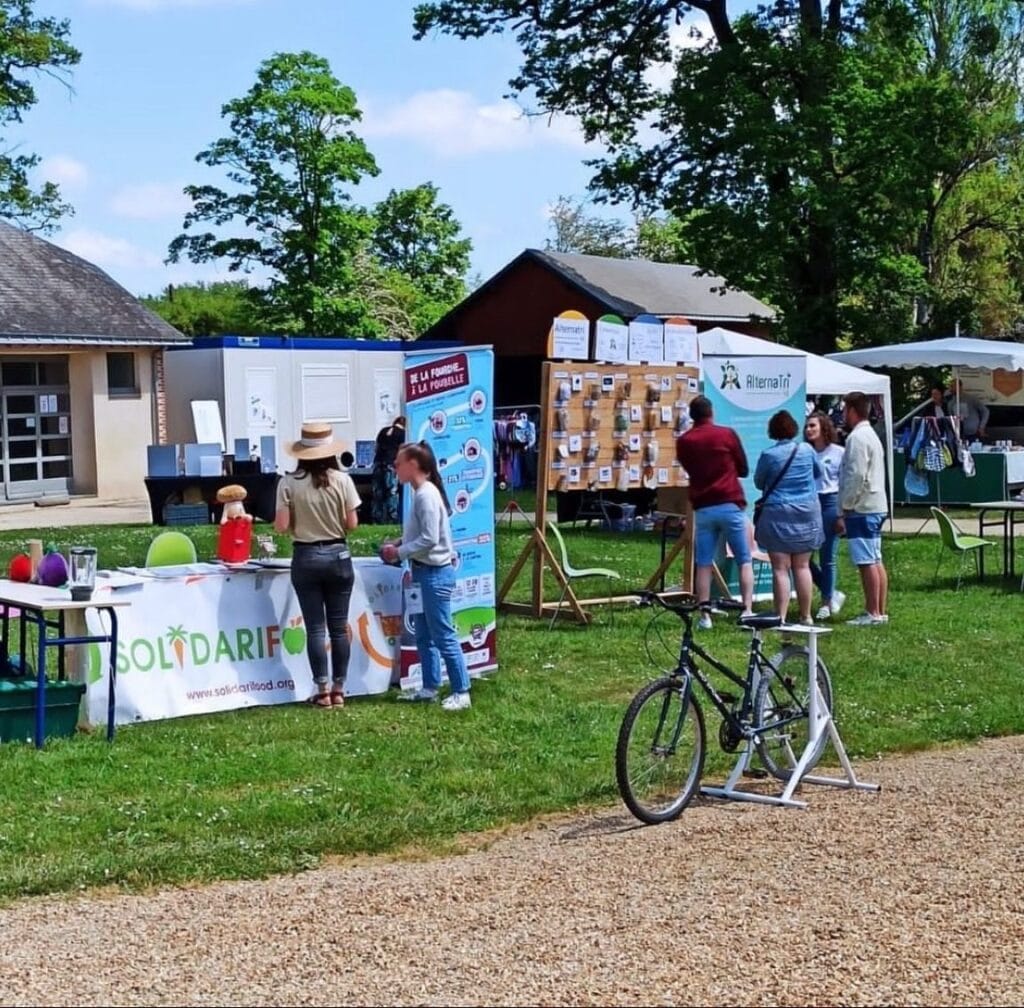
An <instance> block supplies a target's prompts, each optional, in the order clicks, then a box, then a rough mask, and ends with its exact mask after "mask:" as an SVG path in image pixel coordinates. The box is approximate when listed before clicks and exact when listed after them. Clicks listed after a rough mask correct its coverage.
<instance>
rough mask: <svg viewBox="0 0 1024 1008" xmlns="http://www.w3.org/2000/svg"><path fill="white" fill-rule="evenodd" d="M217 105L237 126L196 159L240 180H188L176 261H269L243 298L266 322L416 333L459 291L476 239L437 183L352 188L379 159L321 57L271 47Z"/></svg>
mask: <svg viewBox="0 0 1024 1008" xmlns="http://www.w3.org/2000/svg"><path fill="white" fill-rule="evenodd" d="M222 112H223V116H224V117H225V118H226V119H227V120H228V125H229V130H230V133H229V135H228V136H227V137H225V138H223V139H220V140H217V141H215V142H214V143H213V144H211V145H210V146H209V147H208V148H207V149H206V150H204V151H202V152H200V154H199V155H198V156H197V158H196V160H197V161H199V162H200V163H201V164H205V165H207V166H209V167H213V168H221V169H223V170H225V172H226V177H227V180H228V182H230V183H232V188H231V189H230V191H229V190H228V189H225V188H221V187H219V186H214V185H190V186H187V187H186V189H185V192H186V193H187V194H188V195H189V196H190V197H191V198H192V200H193V208H192V210H191V211H190V212H189V213H188V214H187V215H186V217H185V220H184V231H183V233H182V234H180V235H179V236H178V237H177V238H175V239H174V241H173V242H172V243H171V246H170V251H169V259H170V261H172V262H174V261H177V260H178V259H179V258H180V257H182V256H186V257H188V258H189V259H191V260H192V261H193V262H213V261H218V260H225V261H226V262H227V264H228V268H229V269H231V270H235V271H237V270H241V271H247V272H248V271H256V272H258V273H262V274H263V276H264V277H265V278H266V280H265V281H264V280H263V278H262V277H258V278H257V279H258V280H259V281H260V283H261V284H264V285H262V286H257V287H255V288H253V289H252V290H251V291H249V292H248V294H247V295H246V296H247V298H249V299H252V300H253V301H254V303H255V304H256V306H257V309H258V312H257V316H256V318H257V321H258V323H259V324H260V325H261V328H262V329H263V330H264V331H266V330H273V331H277V332H301V333H307V334H310V335H347V336H362V337H383V336H390V337H397V338H402V339H412V338H415V337H416V336H418V335H419V334H420V333H421V332H423V331H424V330H425V329H426V328H427V327H429V326H430V325H431V324H433V322H435V321H436V320H437V319H438V318H439V317H440V316H441V315H442V314H443V313H444V312H445V311H447V310H448V309H449V308H450V307H451V306H452V305H453V304H455V303H456V302H457V301H458V300H460V299H461V297H462V296H463V295H464V292H465V287H464V281H463V276H464V274H465V272H466V269H467V268H468V265H469V250H470V243H469V241H468V240H466V239H464V238H462V237H461V234H460V226H459V224H458V222H457V221H456V220H455V216H454V213H453V212H452V209H451V207H449V206H447V205H445V204H443V203H441V202H439V201H438V192H437V189H436V188H435V187H434V186H433V185H430V184H429V183H428V184H424V185H421V186H417V187H416V188H414V189H409V190H405V191H395V190H392V191H391V192H390V193H389V194H388V196H387V197H386V198H385V199H384V200H382V201H381V202H380V203H379V204H378V205H377V206H376V207H375V208H372V209H370V208H367V207H364V206H362V205H360V204H358V203H356V202H355V200H354V199H353V196H352V192H351V190H352V188H353V187H355V186H356V185H357V184H358V183H359V182H360V181H361V180H362V179H364V178H366V177H368V176H374V175H376V174H377V165H376V162H375V161H374V158H373V155H372V154H371V153H370V151H369V150H368V149H367V147H366V145H365V143H364V142H363V141H362V140H361V139H360V137H359V136H358V135H357V134H356V132H355V130H354V129H353V127H354V126H355V124H356V123H357V122H358V120H359V119H360V112H359V108H358V105H357V102H356V96H355V94H354V93H353V91H352V90H351V88H348V87H346V86H345V85H343V84H341V83H340V82H339V81H338V80H337V79H336V78H335V77H334V76H333V74H332V73H331V70H330V66H329V65H328V63H327V61H326V60H324V59H323V58H321V57H319V56H316V55H314V54H313V53H309V52H302V53H297V54H291V53H279V54H277V55H275V56H272V57H271V58H270V59H268V60H266V61H265V62H264V63H263V64H261V66H260V67H259V69H258V71H257V75H256V83H255V84H254V85H253V87H252V88H251V89H250V90H249V92H248V93H247V94H246V95H245V96H243V97H242V98H238V99H235V100H234V101H230V102H228V103H227V104H226V105H225V106H224V107H223V110H222ZM203 227H209V228H211V229H210V230H199V229H200V228H203ZM216 286H217V285H214V287H216ZM211 293H212V289H211V290H210V291H205V292H204V297H206V298H207V299H208V298H209V295H210V294H211ZM216 293H217V295H218V298H219V297H220V295H221V294H222V293H223V292H222V291H219V290H218V291H217V292H216ZM168 310H169V309H168Z"/></svg>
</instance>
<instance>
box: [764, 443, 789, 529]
mask: <svg viewBox="0 0 1024 1008" xmlns="http://www.w3.org/2000/svg"><path fill="white" fill-rule="evenodd" d="M799 450H800V445H799V444H795V445H793V451H792V452H790V455H789V458H788V459H786V462H785V465H783V467H782V468H781V469H780V470H779V473H778V475H777V476H776V477H775V479H773V480H772V485H771V486H770V487H768V489H767V490H765V492H764V493H763V494H761V496H760V497H758V498H757V500H756V501H754V516H753V517H754V532H755V533H756V532H757V523H758V522H759V521H760V520H761V512H762V511H764V506H765V503H766V502H767V500H768V498H769V497H770V496H771V495H772V491H773V490H774V489H775V488H776V487H777V486H778V485H779V484H780V483H781V482H782V477H783V476H785V475H786V470H787V469H789V464H790V463H791V462H792V461H793V459H795V458H796V453H797V452H798V451H799Z"/></svg>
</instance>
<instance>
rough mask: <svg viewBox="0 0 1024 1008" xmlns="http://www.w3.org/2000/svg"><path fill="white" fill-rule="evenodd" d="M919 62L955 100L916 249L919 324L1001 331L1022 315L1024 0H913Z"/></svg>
mask: <svg viewBox="0 0 1024 1008" xmlns="http://www.w3.org/2000/svg"><path fill="white" fill-rule="evenodd" d="M914 3H915V10H916V11H917V14H918V16H917V23H918V26H919V33H920V38H921V44H922V47H923V49H924V52H925V59H924V72H925V73H926V74H927V75H928V76H929V77H931V78H935V79H940V80H944V81H946V82H948V85H949V86H950V87H951V88H953V89H954V91H955V94H956V97H957V99H958V101H959V114H958V115H957V117H956V118H957V122H958V128H957V130H956V131H955V132H953V133H952V134H946V135H943V136H939V137H936V140H937V142H939V143H947V144H948V143H950V142H951V141H952V142H953V143H954V145H955V147H954V150H953V152H952V154H953V156H951V157H949V158H948V159H947V160H946V163H945V164H944V165H943V166H942V170H941V171H940V172H939V173H937V174H936V176H935V178H934V179H933V180H932V184H931V185H930V187H929V189H928V191H927V200H926V206H925V213H924V215H923V218H922V219H921V221H920V224H919V226H918V229H917V235H916V239H917V244H916V248H917V255H918V257H919V259H920V262H921V265H922V268H923V269H924V271H925V276H926V278H927V281H928V285H929V289H928V294H927V297H926V298H922V299H921V301H920V303H919V305H918V321H919V323H920V324H921V327H922V329H923V330H924V331H925V332H929V333H936V334H941V335H945V334H947V333H948V332H950V331H951V330H952V329H953V326H954V324H955V323H956V322H958V321H959V322H960V323H961V324H963V325H964V326H965V327H967V328H968V330H969V331H981V332H985V333H992V334H998V333H1006V332H1008V331H1010V330H1011V329H1012V327H1013V324H1014V322H1015V321H1016V320H1017V319H1018V318H1020V317H1021V315H1022V292H1021V289H1020V286H1019V284H1018V283H1017V281H1016V279H1015V277H1014V270H1013V259H1014V256H1015V251H1014V250H1015V248H1017V247H1019V246H1020V240H1021V238H1024V122H1022V120H1021V97H1022V96H1021V77H1020V71H1021V66H1022V65H1024V8H1022V7H1021V5H1020V4H1019V3H1017V2H1015V0H985V2H979V0H914Z"/></svg>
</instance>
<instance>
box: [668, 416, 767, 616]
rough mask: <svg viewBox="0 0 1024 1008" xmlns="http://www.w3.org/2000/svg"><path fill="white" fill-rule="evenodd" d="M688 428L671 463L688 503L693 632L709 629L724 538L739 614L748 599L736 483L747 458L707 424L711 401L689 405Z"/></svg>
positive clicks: (749, 568) (745, 532)
mask: <svg viewBox="0 0 1024 1008" xmlns="http://www.w3.org/2000/svg"><path fill="white" fill-rule="evenodd" d="M690 418H691V419H692V420H693V426H692V427H691V428H690V429H689V430H688V431H686V433H685V434H681V435H680V437H679V440H678V441H676V458H678V459H679V464H680V465H681V466H682V467H683V468H684V469H685V470H686V474H687V476H689V478H690V503H691V505H692V506H693V515H694V523H695V533H694V548H695V553H696V558H695V563H696V567H697V572H696V589H697V600H698V601H699V602H701V603H702V609H701V617H700V622H699V623H698V626H700V627H701V628H702V629H704V630H708V629H710V628H711V613H710V609H711V601H710V600H711V571H712V567H713V565H714V563H715V557H716V555H717V554H718V550H719V547H720V546H721V541H722V537H723V536H724V537H725V539H726V541H727V542H728V543H729V548H730V549H731V550H732V555H733V558H734V560H735V561H736V566H737V569H738V570H739V579H740V595H741V597H742V598H743V610H744V612H747V613H749V612H750V611H751V607H752V604H753V597H754V567H753V564H752V562H751V556H750V527H749V523H748V521H747V512H746V507H747V501H746V498H745V497H744V495H743V487H742V486H741V485H740V479H741V478H742V477H744V476H746V475H747V474H748V473H749V472H750V468H749V466H748V465H747V455H746V452H744V450H743V445H742V444H740V439H739V438H738V437H737V435H736V432H735V431H734V430H733V429H732V428H731V427H720V426H719V425H718V424H716V423H713V422H712V409H711V400H709V399H708V398H707V397H706V396H697V397H696V398H695V399H693V400H692V401H691V403H690Z"/></svg>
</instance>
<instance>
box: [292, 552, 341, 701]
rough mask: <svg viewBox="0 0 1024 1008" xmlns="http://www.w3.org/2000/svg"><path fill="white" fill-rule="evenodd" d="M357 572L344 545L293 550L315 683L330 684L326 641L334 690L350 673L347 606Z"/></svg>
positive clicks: (294, 582) (295, 583) (295, 579)
mask: <svg viewBox="0 0 1024 1008" xmlns="http://www.w3.org/2000/svg"><path fill="white" fill-rule="evenodd" d="M354 581H355V571H354V570H353V569H352V554H351V553H349V549H348V546H347V545H346V544H345V543H331V544H330V545H325V546H317V545H313V544H312V543H301V542H297V543H296V544H295V547H294V549H293V551H292V587H293V588H294V589H295V596H296V598H298V600H299V608H300V609H301V610H302V619H303V622H304V623H305V624H306V655H307V656H308V658H309V668H310V671H312V673H313V682H315V683H316V684H317V685H318V686H324V685H326V683H327V668H328V664H327V639H328V638H330V641H331V660H330V676H331V679H332V680H333V685H332V688H333V689H335V690H340V689H341V688H342V687H343V686H344V685H345V675H346V673H347V672H348V656H349V642H348V604H349V602H350V601H351V599H352V585H353V583H354Z"/></svg>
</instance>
